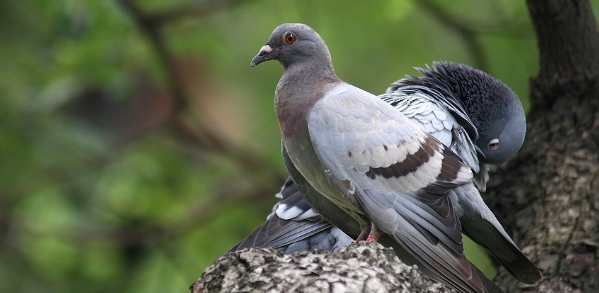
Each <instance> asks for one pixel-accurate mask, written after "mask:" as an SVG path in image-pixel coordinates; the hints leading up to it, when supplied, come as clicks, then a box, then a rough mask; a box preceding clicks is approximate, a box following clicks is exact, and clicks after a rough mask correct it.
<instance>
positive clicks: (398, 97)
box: [238, 62, 540, 283]
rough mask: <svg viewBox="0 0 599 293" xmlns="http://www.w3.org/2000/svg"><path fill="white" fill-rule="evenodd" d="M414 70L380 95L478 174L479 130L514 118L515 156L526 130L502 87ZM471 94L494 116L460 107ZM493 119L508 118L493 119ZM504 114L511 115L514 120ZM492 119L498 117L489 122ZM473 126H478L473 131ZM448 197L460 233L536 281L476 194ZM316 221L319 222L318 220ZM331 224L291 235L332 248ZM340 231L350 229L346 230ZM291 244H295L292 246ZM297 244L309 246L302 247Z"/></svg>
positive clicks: (469, 74)
mask: <svg viewBox="0 0 599 293" xmlns="http://www.w3.org/2000/svg"><path fill="white" fill-rule="evenodd" d="M418 70H419V71H420V72H421V73H423V76H421V77H417V78H416V77H411V76H410V77H407V78H405V79H402V80H399V81H397V82H395V83H394V84H393V86H392V87H390V88H389V89H388V91H387V93H386V94H384V95H381V96H380V97H381V98H382V99H383V100H384V101H386V102H388V103H390V104H392V105H393V106H394V107H396V108H397V109H398V110H400V111H402V113H404V114H405V115H406V116H407V117H408V118H410V119H411V120H412V121H413V122H414V123H416V124H418V125H419V126H420V127H421V128H423V129H424V130H425V131H427V132H429V133H431V134H433V135H434V136H435V137H437V138H438V139H439V140H440V141H441V142H443V143H444V144H446V145H450V146H451V149H452V150H453V151H454V152H456V153H458V154H459V155H460V156H461V157H462V159H464V161H465V162H466V163H467V164H468V165H469V166H470V167H471V168H472V169H473V170H474V171H475V172H478V173H479V174H481V173H483V172H482V171H481V172H479V170H484V171H486V169H485V168H483V167H479V166H478V164H480V165H481V166H485V167H486V164H484V163H482V161H483V160H481V162H479V161H478V157H479V156H480V155H481V154H480V150H479V149H478V148H477V147H475V146H474V145H473V143H472V142H473V141H476V140H477V138H478V133H479V132H480V133H481V136H482V137H485V136H486V135H485V134H486V131H488V130H487V129H505V128H506V125H505V124H506V123H509V122H510V121H511V120H513V121H516V123H515V124H514V123H512V125H517V126H516V127H517V128H518V129H520V131H515V132H516V133H520V135H519V136H516V137H517V139H516V141H510V140H507V141H503V145H502V146H508V147H509V146H510V145H515V146H516V147H512V148H511V149H512V151H511V152H512V153H509V154H508V155H507V156H504V157H505V158H507V157H511V156H513V155H514V154H515V152H516V151H517V149H518V148H519V147H520V145H521V144H522V140H523V138H524V131H523V130H524V129H525V128H526V124H525V120H524V118H523V117H524V113H523V111H522V107H521V105H520V103H519V101H518V98H517V97H516V96H515V94H514V93H513V92H512V91H511V90H509V88H508V87H507V86H505V85H504V84H503V83H501V82H499V81H498V80H496V79H494V78H492V77H490V76H489V75H487V74H486V73H484V72H482V71H479V70H476V69H473V68H471V67H468V66H466V65H459V64H453V63H447V62H435V63H434V64H433V68H428V69H427V70H425V69H418ZM431 76H435V78H434V79H432V78H431ZM456 76H460V77H461V78H470V79H472V80H474V81H477V83H464V82H460V81H459V79H456ZM460 86H464V87H468V89H467V90H464V89H461V88H460ZM469 92H477V93H479V94H478V95H473V94H471V93H469ZM480 93H484V94H480ZM473 98H476V99H482V100H484V101H485V103H487V104H488V103H492V106H493V107H494V108H495V109H494V111H495V112H496V113H498V115H495V116H489V115H488V114H487V113H484V112H481V111H478V112H476V111H470V112H467V111H465V110H464V108H463V106H462V105H463V102H462V101H465V100H468V99H473ZM494 101H496V102H494ZM514 104H516V105H514ZM496 117H508V118H507V119H504V118H501V119H497V118H496ZM509 117H513V119H511V118H509ZM493 119H497V120H495V121H494V120H493ZM472 121H476V122H477V123H479V122H480V121H484V122H485V124H486V125H492V127H490V128H489V127H487V128H482V127H479V126H480V125H478V124H477V123H474V122H472ZM462 125H464V126H462ZM466 128H468V131H466ZM478 129H483V130H482V131H478ZM483 159H484V158H483ZM495 160H496V159H495ZM501 162H503V161H501ZM484 174H486V172H484ZM288 183H289V182H288ZM483 183H484V182H483ZM483 187H484V185H483ZM285 188H286V189H293V190H295V191H297V189H295V187H294V185H293V184H286V185H285ZM452 196H453V197H457V198H459V199H461V200H458V202H459V204H458V205H457V206H456V209H457V210H458V211H459V212H458V214H459V215H460V221H461V222H462V225H463V228H464V231H463V232H464V233H466V234H468V235H469V236H470V237H471V238H473V239H474V240H475V241H476V242H478V243H479V244H481V245H483V246H484V247H486V248H487V249H488V250H489V251H490V252H491V253H492V254H493V255H494V256H495V258H496V259H497V260H498V261H499V262H500V263H502V264H503V265H504V266H505V267H506V268H507V269H508V271H510V272H511V273H512V274H513V275H514V276H516V277H517V278H518V279H519V280H521V281H522V282H525V283H534V282H536V281H538V280H539V279H540V275H539V272H538V270H537V269H536V268H535V267H534V265H533V264H532V263H530V261H529V260H528V259H527V258H526V257H525V256H523V255H522V253H521V252H520V251H519V250H518V248H517V247H516V246H515V245H514V244H513V242H511V239H509V237H508V236H507V234H505V231H504V230H503V229H502V228H501V226H499V223H497V221H496V220H495V218H494V216H493V215H492V214H491V213H490V211H488V209H485V208H480V207H478V206H479V205H482V206H484V203H483V202H482V201H481V200H480V197H479V195H478V192H477V191H476V190H474V188H472V186H466V188H464V187H458V188H454V190H453V191H452ZM266 224H267V223H265V225H266ZM285 224H286V225H289V226H298V227H297V229H306V228H305V225H304V226H303V227H299V223H294V221H287V222H285ZM318 224H319V225H322V223H318ZM265 225H263V226H265ZM315 225H316V224H315ZM263 226H261V228H260V229H262V227H263ZM269 227H271V228H272V229H278V227H277V226H276V225H270V226H269ZM330 227H331V226H329V228H326V229H324V230H322V231H321V232H319V233H317V234H315V235H314V236H306V237H307V238H312V239H304V238H302V237H301V236H298V235H299V233H298V231H293V233H295V234H296V235H294V236H297V238H296V241H297V242H298V244H301V243H306V242H310V241H311V242H312V243H323V245H321V246H312V248H315V247H318V248H324V249H327V247H330V246H331V244H330V243H326V242H318V241H319V240H320V239H323V238H324V237H323V234H327V233H330V232H329V231H330ZM308 228H311V227H308ZM283 229H285V231H288V230H289V229H286V228H281V230H283ZM345 230H346V231H347V230H351V229H347V228H346V229H345ZM354 230H355V229H354ZM329 236H330V237H329V238H328V239H329V240H333V241H338V243H339V245H344V244H348V243H349V242H348V240H347V238H343V239H339V238H337V237H338V233H331V234H330V235H329ZM252 237H256V233H252V235H250V236H248V239H249V238H252ZM246 240H247V239H246ZM382 240H383V239H381V242H382ZM245 244H246V245H247V244H248V243H247V242H245ZM248 247H249V246H248ZM262 247H264V246H262ZM267 247H268V246H267ZM295 247H300V246H299V245H296V246H295ZM301 247H308V246H306V245H303V246H301ZM238 248H240V247H238ZM241 248H243V247H241ZM279 249H281V250H282V251H286V249H287V247H285V246H282V247H280V248H279ZM287 251H288V250H287Z"/></svg>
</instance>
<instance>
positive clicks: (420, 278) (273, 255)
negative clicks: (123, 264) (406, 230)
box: [190, 242, 456, 293]
mask: <svg viewBox="0 0 599 293" xmlns="http://www.w3.org/2000/svg"><path fill="white" fill-rule="evenodd" d="M190 289H191V292H192V293H210V292H302V293H307V292H381V293H382V292H404V293H408V292H410V293H412V292H416V293H417V292H422V293H434V292H438V293H444V292H447V293H449V292H456V291H455V290H453V289H450V288H447V287H445V286H443V285H441V284H440V283H437V282H435V281H433V280H431V279H429V278H428V277H427V276H425V275H422V274H421V273H420V272H419V271H418V270H417V269H416V267H415V266H414V267H410V266H407V265H405V264H403V263H401V261H400V260H399V259H398V258H397V256H396V255H395V252H394V251H393V250H392V249H391V248H383V246H382V245H380V244H378V243H375V242H368V243H367V242H361V243H357V244H352V245H350V246H348V247H345V248H342V249H341V250H340V251H339V252H337V253H331V252H328V251H324V250H317V251H315V252H313V253H308V252H302V253H295V254H292V255H283V254H282V253H280V252H277V251H276V250H274V249H262V248H251V249H249V250H242V251H239V252H232V253H228V254H226V255H223V256H222V257H220V258H219V259H217V260H216V261H215V262H214V263H213V264H212V265H211V266H210V267H208V268H207V269H206V270H205V271H204V273H203V274H202V276H201V277H200V279H199V280H198V281H197V282H195V283H194V284H193V285H192V286H191V288H190Z"/></svg>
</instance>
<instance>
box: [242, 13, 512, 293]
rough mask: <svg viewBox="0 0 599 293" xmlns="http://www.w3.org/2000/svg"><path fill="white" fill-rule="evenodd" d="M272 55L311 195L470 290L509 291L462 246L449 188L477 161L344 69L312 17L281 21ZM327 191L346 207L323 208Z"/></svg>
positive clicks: (292, 153)
mask: <svg viewBox="0 0 599 293" xmlns="http://www.w3.org/2000/svg"><path fill="white" fill-rule="evenodd" d="M270 59H275V60H278V61H279V62H280V63H281V64H282V65H283V67H284V68H285V72H284V74H283V76H282V78H281V80H280V81H279V84H278V86H277V90H276V92H275V109H276V112H277V117H278V120H279V127H280V129H281V134H282V140H283V145H284V149H285V150H286V152H287V154H288V157H289V160H288V161H290V162H291V165H290V164H287V167H288V169H289V170H290V173H291V175H292V177H293V179H294V180H295V181H296V182H302V181H304V180H305V182H306V183H307V184H308V185H309V186H310V187H312V188H314V189H315V190H316V191H317V192H316V193H309V194H306V193H304V196H305V198H306V200H307V202H308V203H309V204H310V205H311V206H313V207H314V208H315V209H316V210H317V211H318V212H320V213H321V214H322V215H324V216H325V217H326V218H327V219H328V220H330V221H331V222H333V223H335V222H346V221H355V222H357V223H358V224H359V225H360V235H359V236H360V237H363V236H365V234H367V233H368V232H369V231H371V232H376V231H377V228H378V229H380V230H381V231H382V232H384V233H385V234H386V235H388V236H390V237H391V238H393V239H394V240H395V241H396V242H397V243H398V244H399V245H400V246H401V248H402V249H404V250H405V251H407V252H408V253H409V254H410V255H411V257H413V258H415V260H416V261H417V262H419V263H420V264H422V265H423V271H425V272H426V273H428V274H429V275H431V276H432V277H434V278H436V279H438V280H441V281H443V282H446V283H448V284H451V285H452V286H454V287H456V288H457V289H458V290H460V291H462V292H486V291H494V292H500V291H501V290H499V289H498V288H496V287H493V286H490V284H489V282H486V281H484V280H486V279H485V278H484V276H481V275H479V274H478V273H477V270H476V269H475V268H474V267H473V266H472V265H471V264H470V263H469V262H468V261H467V260H466V258H465V257H464V256H463V251H462V250H463V247H462V243H461V229H460V224H459V221H458V219H457V214H456V212H455V211H454V207H453V203H454V202H455V201H457V200H452V199H450V195H449V192H450V191H451V189H452V188H454V187H457V186H460V185H463V184H467V183H469V182H470V181H471V179H472V173H471V171H470V168H469V167H468V166H466V165H465V164H463V163H462V162H461V161H460V159H459V158H458V157H457V156H456V155H455V154H454V153H453V152H451V151H450V150H449V149H447V148H446V147H445V146H443V144H441V143H440V142H439V141H438V140H437V139H435V138H434V137H432V136H430V135H428V134H426V133H425V132H424V131H422V130H421V129H420V128H418V127H417V126H415V125H414V124H412V123H411V122H410V121H409V120H408V119H407V118H406V117H405V116H403V115H402V114H401V113H399V112H398V111H396V110H395V109H393V107H391V106H390V105H388V104H386V103H384V102H382V101H381V100H380V99H378V98H376V97H375V96H374V95H372V94H369V93H367V92H365V91H362V90H360V89H358V88H356V87H353V86H351V85H349V84H346V83H344V82H342V81H341V80H340V79H339V78H337V76H336V75H335V73H334V71H333V67H332V63H331V60H330V55H329V53H328V49H327V47H326V45H325V44H324V41H322V39H321V38H320V36H318V34H317V33H316V32H314V31H313V30H312V29H310V28H309V27H307V26H305V25H301V24H285V25H281V26H279V27H278V28H276V29H275V31H274V32H273V33H272V35H271V38H270V39H269V41H268V43H267V45H265V46H264V47H263V48H262V49H261V50H260V52H259V54H258V55H257V56H256V57H255V58H254V59H253V60H252V65H257V64H259V63H261V62H263V61H266V60H270ZM293 169H295V170H296V171H293ZM294 173H296V176H294ZM302 177H303V178H302ZM298 187H299V189H300V190H302V186H301V185H300V184H298ZM302 192H303V191H302ZM315 194H321V195H322V196H320V195H317V196H316V195H315ZM327 201H328V202H329V203H332V204H333V205H335V206H337V207H338V209H337V210H333V209H331V210H326V209H323V207H325V208H326V206H327V205H329V206H330V204H325V205H322V202H327ZM339 209H340V210H341V212H340V211H339ZM371 224H372V226H371ZM371 228H372V230H371ZM384 236H385V235H383V238H384ZM491 284H492V283H491ZM487 286H489V287H487Z"/></svg>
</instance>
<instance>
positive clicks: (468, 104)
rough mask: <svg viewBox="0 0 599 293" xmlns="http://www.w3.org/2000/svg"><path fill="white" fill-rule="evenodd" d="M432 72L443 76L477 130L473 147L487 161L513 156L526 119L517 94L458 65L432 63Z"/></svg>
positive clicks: (523, 134) (519, 141) (519, 144)
mask: <svg viewBox="0 0 599 293" xmlns="http://www.w3.org/2000/svg"><path fill="white" fill-rule="evenodd" d="M430 72H431V74H432V75H439V74H440V75H442V76H445V80H447V86H448V87H449V89H450V91H452V92H453V93H455V96H457V97H458V98H459V99H460V101H461V103H462V105H463V106H464V108H465V110H466V111H467V112H468V115H469V116H470V118H471V119H472V122H473V123H474V126H475V127H476V129H477V130H478V135H479V136H478V138H477V139H476V140H475V144H476V146H477V147H478V148H479V149H480V151H481V152H482V154H483V155H484V157H483V158H480V159H481V161H483V162H485V163H489V164H500V163H503V162H505V161H507V160H508V159H509V158H511V157H512V156H514V155H515V154H516V153H517V152H518V150H520V147H521V146H522V143H523V142H524V137H525V136H526V118H525V115H524V109H523V108H522V104H521V103H520V99H518V96H517V95H516V94H515V93H514V92H513V91H512V90H511V89H510V88H509V87H508V86H507V85H505V84H504V83H502V82H501V81H499V80H497V79H495V78H493V77H492V76H490V75H489V74H487V73H485V72H483V71H480V70H477V69H474V68H472V67H470V66H466V65H462V64H454V63H448V62H436V63H434V64H433V69H432V70H431V71H430Z"/></svg>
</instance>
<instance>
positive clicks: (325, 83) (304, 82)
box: [275, 63, 341, 136]
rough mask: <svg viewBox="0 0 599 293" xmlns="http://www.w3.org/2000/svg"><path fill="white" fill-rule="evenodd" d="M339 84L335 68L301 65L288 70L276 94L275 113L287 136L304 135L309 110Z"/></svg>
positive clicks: (298, 64)
mask: <svg viewBox="0 0 599 293" xmlns="http://www.w3.org/2000/svg"><path fill="white" fill-rule="evenodd" d="M339 82H341V80H340V79H339V78H338V77H337V75H335V72H334V71H333V68H332V66H328V67H327V66H324V67H323V65H320V66H319V67H317V66H315V64H311V63H297V64H294V65H292V66H289V67H287V68H285V73H284V74H283V76H282V77H281V80H279V84H278V85H277V89H276V91H275V111H276V112H277V118H278V120H279V127H280V128H281V131H282V133H283V135H284V136H293V135H296V134H301V133H303V132H304V130H305V129H304V124H305V117H306V115H307V113H308V111H309V110H310V109H311V108H312V106H313V105H314V104H315V103H316V102H318V100H320V99H321V98H322V97H323V96H324V94H325V93H326V92H327V91H328V90H329V89H331V88H332V87H333V86H334V85H336V84H338V83H339Z"/></svg>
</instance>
